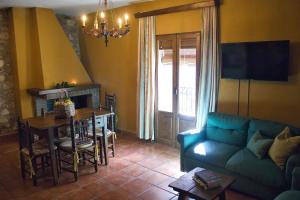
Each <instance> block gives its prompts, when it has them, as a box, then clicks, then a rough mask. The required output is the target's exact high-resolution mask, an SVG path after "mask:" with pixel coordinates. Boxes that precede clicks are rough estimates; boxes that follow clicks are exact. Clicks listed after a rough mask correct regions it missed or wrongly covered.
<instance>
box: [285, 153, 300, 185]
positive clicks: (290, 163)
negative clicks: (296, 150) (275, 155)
mask: <svg viewBox="0 0 300 200" xmlns="http://www.w3.org/2000/svg"><path fill="white" fill-rule="evenodd" d="M295 167H300V154H293V155H291V156H290V157H289V158H288V160H287V162H286V167H285V178H286V181H287V183H289V184H290V183H291V182H292V172H293V170H294V168H295Z"/></svg>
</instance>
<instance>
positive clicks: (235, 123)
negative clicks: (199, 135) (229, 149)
mask: <svg viewBox="0 0 300 200" xmlns="http://www.w3.org/2000/svg"><path fill="white" fill-rule="evenodd" d="M248 122H249V120H248V119H247V118H244V117H239V116H235V115H228V114H224V113H209V115H208V118H207V125H206V137H207V139H209V140H214V141H218V142H222V143H226V144H231V145H238V146H245V144H246V138H247V130H248Z"/></svg>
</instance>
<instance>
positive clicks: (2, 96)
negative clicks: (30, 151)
mask: <svg viewBox="0 0 300 200" xmlns="http://www.w3.org/2000/svg"><path fill="white" fill-rule="evenodd" d="M8 23H9V19H8V9H0V136H1V135H7V134H11V133H14V132H15V131H16V110H15V109H16V107H15V104H16V102H15V93H14V91H15V88H14V77H13V72H12V71H13V70H12V66H11V61H10V44H9V24H8Z"/></svg>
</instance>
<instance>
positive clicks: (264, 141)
mask: <svg viewBox="0 0 300 200" xmlns="http://www.w3.org/2000/svg"><path fill="white" fill-rule="evenodd" d="M272 143H273V140H272V139H269V138H266V137H264V136H262V135H261V133H260V132H259V131H257V132H256V133H255V134H254V135H253V136H252V137H251V139H250V140H249V142H248V144H247V148H248V149H249V150H250V151H251V152H252V153H253V154H254V155H255V156H256V157H257V158H258V159H263V158H264V157H265V156H266V154H267V153H268V150H269V148H270V146H271V145H272Z"/></svg>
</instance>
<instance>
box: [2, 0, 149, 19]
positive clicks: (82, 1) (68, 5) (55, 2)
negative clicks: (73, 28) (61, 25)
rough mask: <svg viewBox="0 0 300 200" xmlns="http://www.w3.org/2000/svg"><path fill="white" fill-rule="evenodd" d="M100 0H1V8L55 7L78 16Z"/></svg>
mask: <svg viewBox="0 0 300 200" xmlns="http://www.w3.org/2000/svg"><path fill="white" fill-rule="evenodd" d="M146 1H152V0H108V2H109V7H110V8H116V7H121V6H126V5H129V4H133V3H140V2H146ZM98 2H99V0H0V8H6V7H41V8H50V9H53V10H54V11H55V12H56V13H59V14H65V15H73V16H78V15H81V14H83V13H88V12H93V11H95V10H96V7H97V5H98Z"/></svg>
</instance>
